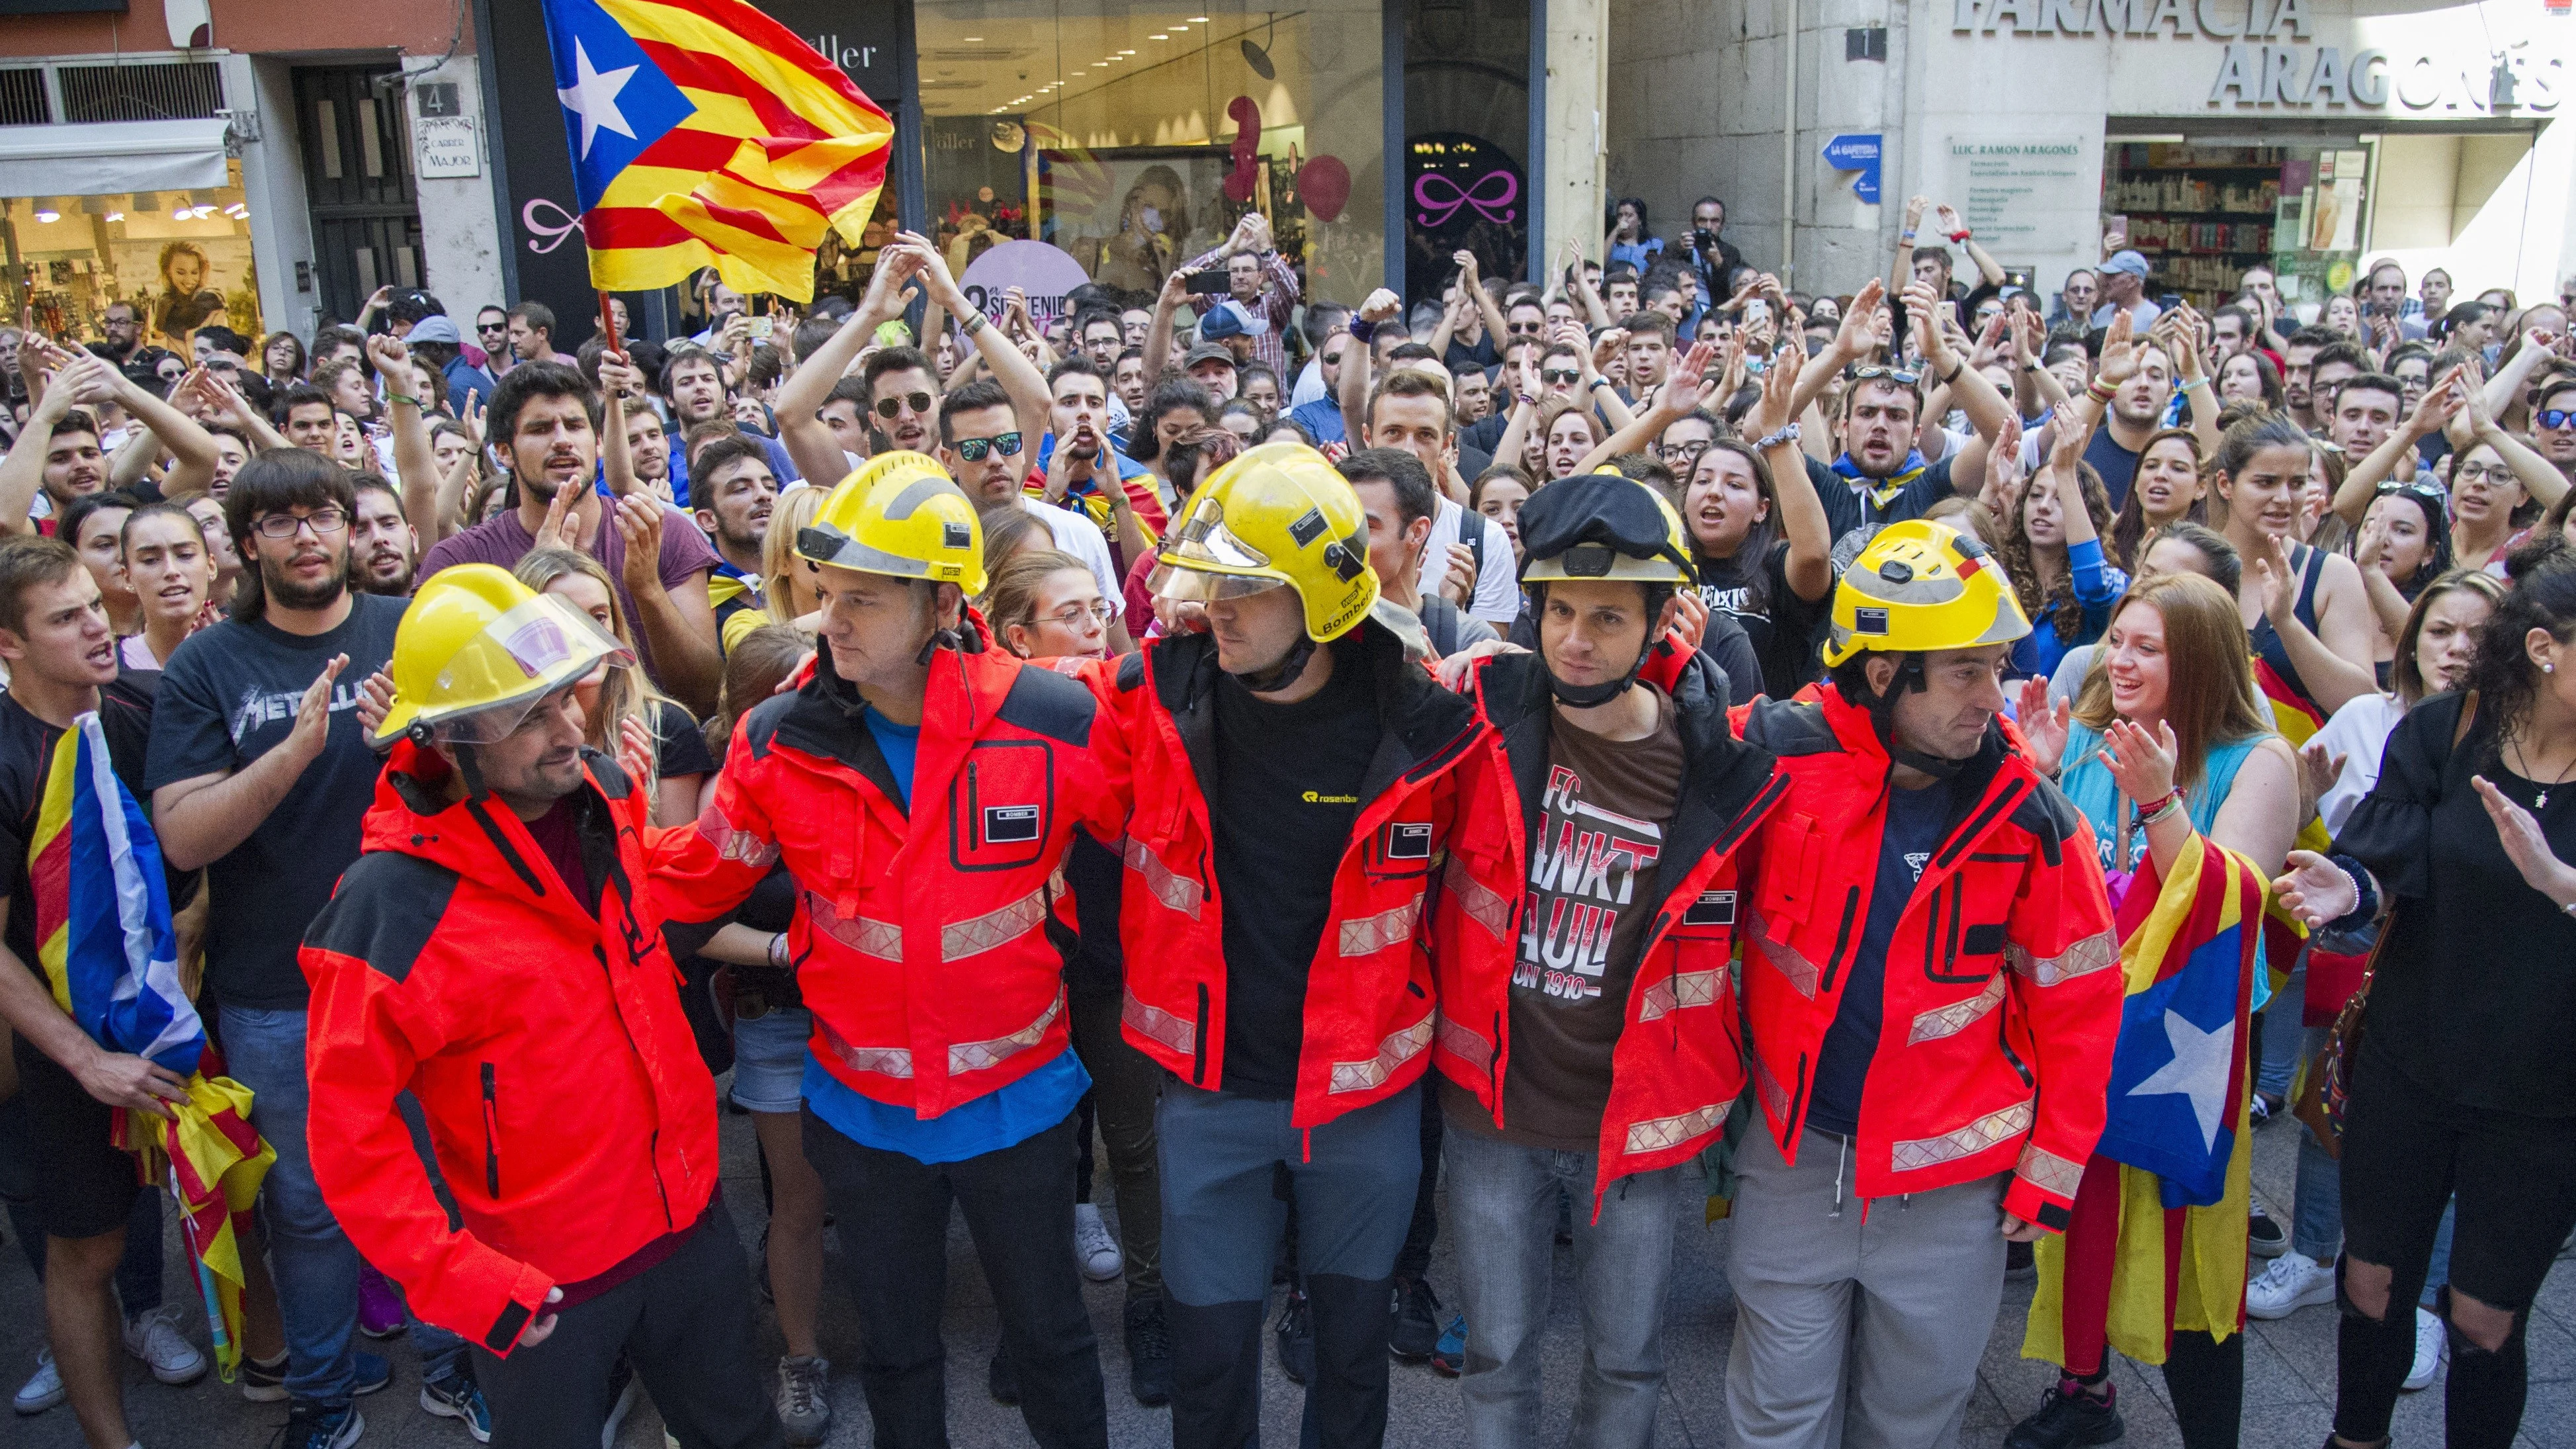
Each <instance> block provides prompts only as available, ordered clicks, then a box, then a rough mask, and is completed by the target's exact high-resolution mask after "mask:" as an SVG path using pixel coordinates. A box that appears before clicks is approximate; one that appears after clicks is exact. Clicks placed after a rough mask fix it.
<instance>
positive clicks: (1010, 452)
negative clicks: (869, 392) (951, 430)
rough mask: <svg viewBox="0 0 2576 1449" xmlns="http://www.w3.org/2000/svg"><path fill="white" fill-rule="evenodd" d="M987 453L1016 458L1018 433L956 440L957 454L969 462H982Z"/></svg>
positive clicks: (889, 415)
mask: <svg viewBox="0 0 2576 1449" xmlns="http://www.w3.org/2000/svg"><path fill="white" fill-rule="evenodd" d="M886 416H888V417H892V416H894V414H892V413H888V414H886ZM987 453H999V454H1001V455H1002V456H1003V457H1005V458H1016V457H1018V456H1020V435H1019V434H1017V433H995V434H994V435H993V436H991V437H989V438H959V439H958V440H957V456H958V457H960V458H963V459H965V460H966V461H967V462H969V463H981V462H983V461H984V455H985V454H987Z"/></svg>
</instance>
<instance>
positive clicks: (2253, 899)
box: [2094, 834, 2263, 1208]
mask: <svg viewBox="0 0 2576 1449" xmlns="http://www.w3.org/2000/svg"><path fill="white" fill-rule="evenodd" d="M2118 917H2119V924H2120V942H2121V944H2120V964H2121V968H2122V970H2123V971H2124V972H2125V973H2126V974H2127V978H2128V995H2127V997H2126V998H2125V999H2124V1000H2123V1001H2122V1002H2121V1008H2120V1037H2119V1041H2118V1043H2117V1044H2116V1045H2115V1046H2114V1047H2113V1048H2112V1053H2111V1088H2110V1102H2109V1107H2110V1111H2109V1115H2108V1117H2107V1118H2106V1119H2105V1121H2104V1123H2103V1127H2102V1141H2101V1144H2100V1145H2099V1146H2097V1147H2095V1148H2094V1151H2095V1152H2096V1153H2097V1154H2099V1155H2100V1156H2103V1157H2107V1158H2110V1159H2111V1160H2113V1161H2115V1162H2122V1163H2126V1164H2128V1165H2129V1166H2132V1167H2137V1168H2142V1169H2144V1170H2146V1171H2148V1172H2152V1173H2154V1174H2155V1175H2156V1176H2157V1177H2159V1178H2161V1179H2163V1183H2164V1189H2163V1197H2164V1204H2165V1206H2166V1207H2169V1208H2174V1207H2183V1206H2186V1205H2191V1206H2204V1207H2205V1206H2207V1205H2208V1204H2210V1203H2214V1202H2216V1201H2218V1199H2219V1196H2220V1194H2221V1193H2222V1192H2223V1191H2224V1190H2225V1187H2226V1178H2227V1163H2228V1159H2229V1158H2230V1157H2231V1156H2233V1155H2234V1153H2235V1148H2236V1110H2235V1109H2236V1108H2238V1107H2241V1106H2242V1105H2244V1097H2245V1089H2244V1081H2245V1054H2246V1042H2247V1037H2248V1035H2249V1032H2248V1030H2247V1025H2246V1024H2247V1019H2248V1017H2249V1015H2250V1013H2251V1011H2252V1008H2253V991H2254V969H2255V963H2256V961H2257V959H2258V958H2257V956H2256V954H2255V953H2256V950H2257V948H2258V947H2259V945H2260V937H2261V934H2262V923H2263V877H2262V874H2261V872H2259V871H2257V870H2255V868H2254V864H2253V862H2252V861H2249V860H2247V859H2246V858H2245V857H2243V856H2241V855H2238V854H2237V853H2236V852H2234V851H2232V850H2227V849H2224V848H2222V847H2220V846H2217V845H2214V844H2211V843H2210V841H2209V839H2208V837H2207V836H2203V835H2199V834H2194V835H2193V836H2192V838H2191V840H2190V843H2189V844H2188V845H2186V846H2185V848H2184V849H2183V852H2182V854H2181V855H2180V856H2179V857H2178V858H2177V859H2176V860H2175V861H2174V868H2173V873H2172V874H2171V875H2170V876H2168V877H2166V878H2164V879H2162V880H2159V879H2157V878H2156V875H2155V868H2154V865H2153V863H2152V862H2150V863H2149V864H2148V866H2147V868H2146V870H2145V871H2144V872H2143V873H2141V874H2140V876H2139V877H2138V880H2137V881H2136V883H2135V885H2134V886H2133V887H2132V889H2131V890H2130V891H2129V894H2128V896H2127V897H2126V898H2125V899H2124V900H2122V901H2121V903H2120V910H2119V912H2118Z"/></svg>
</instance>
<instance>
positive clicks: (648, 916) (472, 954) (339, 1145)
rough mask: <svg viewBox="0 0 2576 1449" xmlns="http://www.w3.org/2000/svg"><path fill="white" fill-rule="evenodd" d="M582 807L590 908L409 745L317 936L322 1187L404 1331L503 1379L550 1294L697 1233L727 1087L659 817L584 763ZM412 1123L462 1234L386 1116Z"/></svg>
mask: <svg viewBox="0 0 2576 1449" xmlns="http://www.w3.org/2000/svg"><path fill="white" fill-rule="evenodd" d="M584 760H585V763H586V764H587V765H588V766H589V780H588V783H587V784H586V785H585V786H584V787H583V790H582V791H581V792H580V793H579V794H577V795H575V796H574V797H573V799H574V801H575V802H576V808H577V809H579V810H580V811H581V812H582V826H583V829H582V855H583V862H584V868H585V873H586V874H587V875H589V877H590V881H589V885H590V889H591V891H592V893H593V894H594V895H595V897H596V904H593V902H592V901H591V900H589V899H584V898H580V897H578V896H576V894H575V893H574V891H573V890H572V889H571V888H570V887H569V886H568V885H567V884H566V883H565V882H564V880H563V878H562V876H561V875H559V874H558V873H557V872H556V870H555V867H554V865H553V864H552V863H551V862H550V861H549V860H548V859H547V858H546V855H545V853H544V851H543V850H542V849H540V848H539V847H538V845H537V843H536V841H535V839H534V838H533V837H532V836H530V835H529V833H528V829H527V827H526V826H525V825H523V824H521V823H520V821H519V819H518V817H517V816H516V815H514V814H512V813H511V812H510V811H509V810H508V809H507V808H505V807H503V806H501V805H500V804H499V803H498V802H496V801H492V800H488V799H487V800H484V801H480V802H476V801H467V800H458V801H455V802H454V803H450V802H449V801H448V798H447V797H448V793H449V791H448V785H447V781H448V773H449V772H448V768H447V764H446V762H445V760H443V759H442V758H441V757H439V756H438V755H437V754H435V753H433V752H431V751H428V750H425V749H422V748H420V747H418V746H415V745H413V744H411V743H410V742H408V741H405V742H403V743H401V744H397V745H396V746H395V747H394V752H393V756H392V758H391V760H390V761H389V762H388V763H387V766H386V769H385V773H384V774H383V776H382V777H381V778H380V779H379V780H378V782H377V785H376V802H375V805H374V806H373V807H372V808H371V809H369V810H368V812H367V818H366V826H365V853H364V854H362V855H360V856H359V857H358V860H357V863H356V864H354V865H352V866H350V867H349V870H348V873H347V874H346V875H343V876H342V877H341V878H340V885H339V889H338V891H337V892H336V893H335V894H334V895H333V896H332V898H331V903H330V905H328V906H326V907H324V908H323V911H322V913H321V915H319V916H317V917H316V918H315V919H314V922H313V925H312V927H311V929H309V930H308V931H307V932H306V933H305V938H304V948H303V951H302V957H301V959H302V962H303V966H304V974H305V977H306V979H307V980H309V981H310V982H311V983H312V986H313V999H312V1005H311V1016H310V1018H309V1022H308V1026H307V1035H306V1044H305V1062H306V1067H307V1071H308V1074H309V1076H310V1079H311V1083H312V1105H311V1108H310V1119H311V1120H310V1130H309V1131H308V1133H307V1136H308V1138H309V1141H310V1145H311V1149H312V1154H313V1175H314V1178H315V1179H316V1180H317V1181H318V1182H319V1183H320V1184H321V1188H322V1195H323V1198H324V1200H325V1201H326V1202H328V1203H329V1204H330V1206H331V1213H332V1215H333V1216H334V1217H336V1218H338V1219H339V1222H340V1226H341V1227H342V1228H343V1229H344V1230H345V1231H346V1232H347V1233H348V1235H349V1241H350V1242H351V1243H353V1244H355V1245H356V1247H357V1249H358V1251H359V1253H361V1254H362V1255H364V1256H365V1258H366V1260H367V1261H368V1262H370V1263H373V1264H375V1265H376V1267H377V1268H378V1269H380V1270H381V1271H383V1273H384V1274H385V1275H386V1276H387V1277H389V1278H391V1279H393V1280H394V1281H395V1282H396V1283H399V1284H401V1285H402V1289H403V1296H404V1297H405V1299H406V1300H408V1301H409V1303H410V1305H411V1310H412V1312H414V1313H416V1314H418V1315H419V1316H420V1317H421V1319H422V1320H423V1321H424V1322H428V1323H435V1324H437V1325H438V1326H440V1327H442V1328H447V1329H452V1330H454V1331H455V1332H457V1333H459V1334H462V1335H464V1336H465V1337H467V1338H469V1339H472V1340H474V1341H475V1342H477V1343H480V1344H481V1345H483V1346H484V1347H485V1348H487V1349H490V1350H491V1351H492V1352H494V1353H496V1354H507V1353H508V1352H509V1351H510V1349H511V1346H512V1345H513V1344H515V1343H517V1342H518V1339H519V1334H520V1331H521V1330H522V1329H523V1328H525V1327H526V1326H527V1324H528V1322H529V1321H530V1319H531V1318H532V1317H533V1316H534V1315H535V1314H537V1313H538V1312H540V1311H542V1307H543V1305H544V1303H545V1297H546V1291H547V1290H548V1289H549V1288H551V1287H553V1286H554V1285H555V1284H557V1283H571V1282H579V1281H580V1280H582V1279H585V1278H591V1277H595V1276H597V1275H598V1274H600V1273H602V1272H605V1271H606V1270H608V1269H610V1268H612V1267H615V1266H616V1265H617V1264H618V1263H620V1262H623V1261H624V1260H625V1259H626V1258H628V1257H630V1256H632V1255H633V1254H634V1253H635V1252H636V1251H637V1250H638V1249H641V1248H643V1247H645V1246H646V1245H647V1244H650V1243H651V1242H653V1241H654V1240H655V1239H657V1238H660V1237H663V1236H665V1235H667V1234H670V1233H673V1232H676V1231H678V1230H680V1229H682V1228H685V1227H688V1226H689V1225H690V1224H692V1223H694V1222H696V1221H697V1220H698V1217H699V1215H700V1214H701V1213H703V1212H704V1211H705V1210H706V1205H707V1200H708V1198H709V1197H710V1195H712V1194H713V1193H714V1191H715V1186H716V1173H717V1166H718V1164H717V1156H716V1114H715V1083H714V1082H713V1080H711V1079H710V1078H709V1077H708V1075H707V1069H706V1065H705V1063H704V1062H703V1061H702V1060H701V1059H700V1058H699V1056H698V1049H697V1041H696V1038H695V1037H694V1036H693V1035H692V1033H691V1032H690V1029H689V1023H688V1019H687V1017H686V1016H685V1015H684V1014H683V1013H682V1010H681V1007H680V998H679V991H678V986H679V968H678V967H677V966H676V965H675V964H674V963H673V962H672V960H671V955H670V952H669V951H668V950H666V949H665V948H664V947H663V944H662V931H661V926H662V922H661V918H660V916H659V915H658V914H657V912H656V910H655V907H654V904H653V902H652V900H651V899H650V898H649V897H650V895H651V893H650V892H649V891H648V892H643V893H641V894H640V895H639V893H638V892H637V891H636V889H635V884H636V882H638V881H640V880H642V879H643V878H644V850H645V843H644V839H643V836H644V835H646V834H647V833H651V832H650V827H649V826H648V825H647V823H646V822H647V820H648V819H649V818H650V817H649V813H648V812H649V810H650V808H651V803H652V802H651V797H650V796H649V795H648V794H647V793H646V792H644V791H641V790H636V789H634V788H632V786H631V785H630V783H629V782H628V780H627V777H626V775H625V773H624V772H623V771H621V770H620V769H619V768H618V766H617V764H616V762H615V761H613V760H611V759H610V758H609V757H607V756H606V755H602V754H598V753H595V752H585V754H584ZM406 1091H408V1092H410V1093H411V1094H412V1095H413V1096H414V1097H416V1098H418V1099H419V1101H420V1105H421V1110H422V1112H423V1113H425V1114H426V1115H427V1117H428V1120H429V1140H430V1145H431V1147H432V1149H433V1150H434V1151H435V1152H436V1154H437V1157H438V1166H439V1171H440V1174H441V1175H442V1176H443V1177H444V1178H445V1179H446V1183H447V1188H448V1191H449V1192H450V1193H452V1194H453V1195H454V1197H455V1200H456V1207H457V1212H458V1215H459V1217H460V1218H461V1220H462V1226H461V1227H451V1226H449V1223H448V1216H447V1210H446V1209H445V1208H444V1207H442V1206H441V1205H440V1203H439V1200H438V1197H437V1195H436V1194H435V1192H434V1191H433V1189H432V1187H431V1185H430V1180H429V1174H428V1173H427V1172H426V1171H424V1170H423V1169H422V1167H421V1162H420V1156H419V1154H418V1152H417V1151H415V1150H414V1148H413V1145H412V1138H411V1133H410V1131H409V1129H408V1128H406V1127H405V1126H404V1124H403V1119H402V1116H401V1114H400V1113H399V1112H397V1111H396V1110H395V1106H394V1103H395V1099H396V1098H397V1097H398V1096H400V1095H401V1094H402V1093H404V1092H406Z"/></svg>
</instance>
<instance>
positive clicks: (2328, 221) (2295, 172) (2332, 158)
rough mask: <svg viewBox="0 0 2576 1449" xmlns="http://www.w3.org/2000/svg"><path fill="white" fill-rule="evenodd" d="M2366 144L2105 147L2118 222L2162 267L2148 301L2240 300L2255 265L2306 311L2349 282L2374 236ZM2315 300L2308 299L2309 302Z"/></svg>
mask: <svg viewBox="0 0 2576 1449" xmlns="http://www.w3.org/2000/svg"><path fill="white" fill-rule="evenodd" d="M2370 159H2371V158H2370V151H2369V149H2368V148H2367V145H2366V144H2360V143H2354V144H2345V143H2340V142H2331V143H2327V144H2322V145H2305V146H2299V145H2285V146H2244V145H2212V144H2193V143H2191V142H2187V141H2183V142H2175V141H2130V142H2122V141H2121V140H2120V138H2119V137H2117V136H2113V137H2112V138H2111V144H2110V145H2108V146H2106V147H2105V148H2104V170H2105V173H2106V174H2105V175H2104V177H2103V184H2102V206H2103V210H2104V211H2106V212H2108V213H2111V218H2112V219H2111V222H2110V228H2111V229H2112V230H2115V231H2119V230H2125V232H2126V233H2127V235H2128V238H2129V245H2130V246H2131V247H2133V248H2135V249H2136V250H2137V251H2138V252H2139V253H2140V254H2141V255H2143V256H2144V257H2146V259H2147V264H2148V265H2149V266H2150V267H2151V268H2153V269H2154V270H2153V274H2152V275H2151V276H2150V277H2149V278H2148V279H2147V297H2148V300H2150V301H2154V302H2158V303H2159V304H2162V303H2164V302H2166V301H2167V300H2168V299H2173V298H2179V299H2181V300H2183V301H2187V302H2189V303H2191V304H2192V305H2193V306H2194V307H2197V308H2199V309H2200V310H2201V311H2202V312H2204V313H2207V312H2209V311H2211V310H2214V309H2215V308H2217V307H2218V306H2219V305H2221V304H2222V303H2225V302H2227V301H2229V300H2231V299H2233V298H2234V297H2235V296H2236V294H2237V291H2238V288H2239V287H2240V286H2241V285H2242V283H2243V281H2244V277H2245V273H2246V272H2247V271H2249V270H2251V269H2253V268H2255V267H2268V268H2270V269H2272V271H2273V273H2274V275H2275V276H2276V277H2277V278H2278V279H2279V283H2280V288H2281V297H2282V299H2283V300H2284V301H2286V302H2288V303H2290V304H2291V305H2292V306H2293V307H2299V308H2300V311H2301V314H2302V315H2303V316H2305V315H2309V314H2312V313H2313V312H2314V311H2315V309H2316V307H2317V306H2318V304H2320V303H2321V302H2322V300H2323V299H2324V298H2325V296H2326V295H2327V294H2328V293H2329V292H2335V291H2344V290H2348V289H2349V288H2350V286H2351V283H2352V271H2353V267H2354V265H2355V263H2356V262H2357V260H2358V259H2359V256H2360V253H2361V251H2362V249H2363V247H2364V246H2366V245H2367V244H2368V240H2369V237H2368V218H2369V203H2370V185H2369V183H2370V169H2371V168H2370ZM2302 303H2304V304H2305V306H2303V307H2302V306H2301V304H2302Z"/></svg>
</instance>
